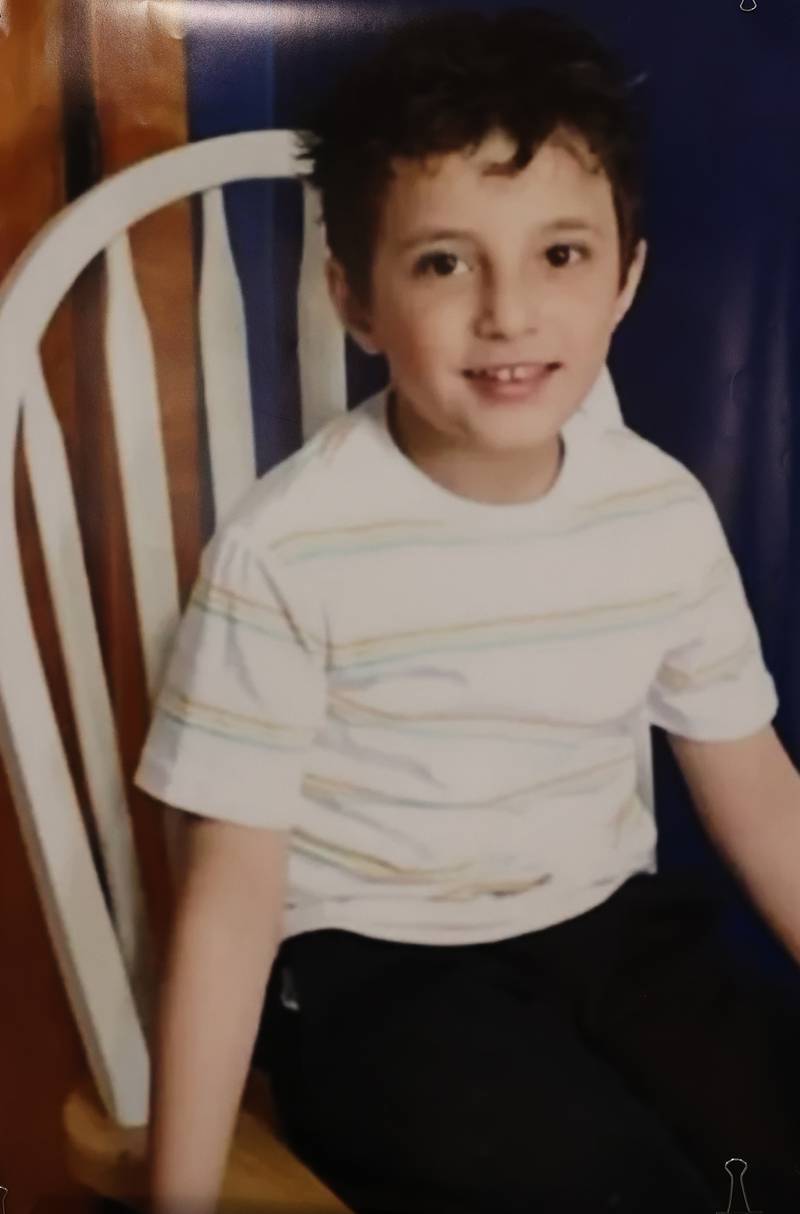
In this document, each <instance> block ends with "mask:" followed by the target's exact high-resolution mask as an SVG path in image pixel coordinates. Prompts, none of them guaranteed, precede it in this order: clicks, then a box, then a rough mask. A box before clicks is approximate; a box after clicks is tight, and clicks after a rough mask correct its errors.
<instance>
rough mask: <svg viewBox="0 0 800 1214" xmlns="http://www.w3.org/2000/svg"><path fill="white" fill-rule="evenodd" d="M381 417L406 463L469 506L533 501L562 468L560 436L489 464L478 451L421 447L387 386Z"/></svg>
mask: <svg viewBox="0 0 800 1214" xmlns="http://www.w3.org/2000/svg"><path fill="white" fill-rule="evenodd" d="M386 413H387V423H388V428H389V433H390V435H391V437H392V439H393V441H394V443H395V446H397V447H398V449H399V450H400V451H401V452H402V454H403V455H404V456H405V457H406V459H408V460H410V462H411V463H412V464H414V465H415V467H417V468H419V469H420V471H421V472H424V473H425V475H426V476H428V477H430V478H431V480H433V481H436V483H437V484H439V485H441V486H442V487H443V488H444V489H447V490H448V492H450V493H454V494H456V496H458V497H464V498H467V499H468V500H470V501H473V502H482V503H484V504H485V505H490V506H492V505H495V506H497V505H522V504H523V503H525V502H534V501H537V500H538V499H539V498H541V497H544V496H545V495H546V494H547V493H549V492H550V490H551V489H552V488H553V486H554V485H555V483H556V481H557V480H558V477H559V475H560V473H561V469H562V467H563V464H564V457H565V444H564V439H563V438H562V436H561V434H560V433H559V434H556V435H554V436H553V437H552V438H551V439H550V440H548V441H547V442H546V443H544V444H543V445H542V447H541V448H536V449H535V450H533V451H527V452H524V453H522V452H520V453H519V454H518V455H517V456H516V459H515V458H514V456H512V457H511V458H509V459H508V460H506V461H505V462H502V461H501V460H498V461H497V463H492V461H491V459H490V458H488V457H487V456H486V455H481V454H480V453H478V452H476V453H472V452H469V451H454V450H452V449H450V450H448V449H447V448H446V447H444V446H442V447H441V448H439V449H438V450H435V449H428V450H424V449H421V448H420V445H419V443H418V442H416V441H415V434H414V432H413V427H409V426H408V424H407V419H406V418H405V416H404V415H403V413H402V410H399V409H398V407H397V396H396V394H395V391H394V389H393V388H390V389H389V390H388V396H387V406H386Z"/></svg>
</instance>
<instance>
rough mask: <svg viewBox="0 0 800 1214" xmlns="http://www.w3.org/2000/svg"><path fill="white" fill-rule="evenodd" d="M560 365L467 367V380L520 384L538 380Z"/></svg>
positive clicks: (518, 364) (515, 364) (521, 364)
mask: <svg viewBox="0 0 800 1214" xmlns="http://www.w3.org/2000/svg"><path fill="white" fill-rule="evenodd" d="M560 366H561V363H507V364H505V365H503V366H497V367H468V368H467V370H466V371H465V372H464V375H465V376H466V377H467V379H488V380H496V381H497V382H498V383H501V384H511V383H522V382H524V381H526V380H533V379H538V378H539V376H541V375H542V374H544V372H546V371H555V369H556V368H557V367H560Z"/></svg>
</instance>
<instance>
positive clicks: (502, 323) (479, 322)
mask: <svg viewBox="0 0 800 1214" xmlns="http://www.w3.org/2000/svg"><path fill="white" fill-rule="evenodd" d="M533 294H534V293H533V292H532V290H531V284H530V282H527V283H525V282H523V281H522V279H521V278H520V277H519V276H518V275H514V274H510V273H506V274H504V275H503V276H499V275H495V276H493V278H492V280H491V281H490V282H486V283H485V285H484V289H483V291H482V293H481V298H480V300H479V303H478V310H477V316H476V319H475V333H476V335H477V336H478V337H482V338H495V339H496V338H513V337H518V336H519V335H520V334H522V333H527V332H530V331H532V330H535V329H536V327H537V323H538V322H537V319H536V317H537V312H538V306H537V303H536V300H535V299H534V298H533Z"/></svg>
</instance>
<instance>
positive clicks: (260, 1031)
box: [138, 10, 800, 1214]
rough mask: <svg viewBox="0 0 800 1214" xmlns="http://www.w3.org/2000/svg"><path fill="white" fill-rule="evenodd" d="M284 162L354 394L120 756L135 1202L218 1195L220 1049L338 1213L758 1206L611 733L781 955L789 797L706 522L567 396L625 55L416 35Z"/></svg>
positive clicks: (764, 1140) (706, 1013) (204, 587)
mask: <svg viewBox="0 0 800 1214" xmlns="http://www.w3.org/2000/svg"><path fill="white" fill-rule="evenodd" d="M306 150H307V152H308V154H309V156H310V157H311V159H312V162H313V172H312V180H313V181H314V183H315V184H316V185H317V186H318V187H319V189H320V191H321V195H322V203H323V214H324V218H325V221H326V227H327V236H328V241H329V246H330V251H331V259H330V262H329V285H330V289H331V293H332V297H333V299H334V301H335V303H336V306H337V308H338V310H339V313H340V315H341V317H342V320H343V322H344V324H345V325H346V326H347V328H348V329H349V331H350V333H351V334H352V336H353V337H354V339H355V340H356V341H358V342H359V343H360V344H361V346H362V347H363V348H364V349H365V350H369V351H374V352H382V353H383V354H385V356H386V357H387V360H388V365H389V370H390V386H389V388H388V390H387V391H384V392H381V393H378V394H377V395H376V396H374V397H372V398H371V399H370V400H368V401H366V402H365V403H364V404H362V405H360V406H359V407H358V408H356V409H354V410H352V411H351V412H350V413H349V414H348V415H347V416H346V417H344V418H337V419H335V420H334V421H332V422H331V423H330V424H328V425H326V426H325V427H323V428H322V430H321V431H320V432H318V433H317V434H316V435H315V436H314V437H313V438H312V439H311V440H310V441H309V442H307V443H306V444H305V445H304V447H303V449H302V450H301V451H299V452H297V453H296V454H295V455H293V456H292V457H291V458H289V459H287V460H285V461H283V462H282V463H281V464H280V465H279V466H277V467H275V468H273V469H272V470H271V471H270V472H269V473H268V474H267V475H266V476H265V477H263V478H262V479H261V481H260V482H259V484H258V485H257V486H256V487H255V488H254V490H253V491H252V492H251V493H250V494H248V495H247V497H246V499H245V501H244V502H243V503H242V504H241V506H240V507H239V508H238V509H237V510H236V511H235V512H234V516H233V517H232V518H231V519H229V520H228V521H227V522H226V524H225V526H224V527H223V528H222V530H221V531H220V533H219V534H218V536H217V537H216V538H215V540H214V541H213V543H212V544H211V545H210V546H209V548H208V549H207V551H206V553H205V554H204V558H203V565H202V570H201V576H200V578H199V580H198V583H197V586H196V587H195V591H194V594H193V599H192V603H191V605H190V607H189V610H188V611H187V614H186V617H185V619H184V621H183V623H182V626H181V629H180V631H179V635H178V638H177V642H176V646H175V650H174V653H173V657H172V660H171V663H170V666H169V670H168V672H167V675H166V678H165V680H164V685H163V688H162V691H161V694H160V698H159V701H158V705H157V710H156V714H155V719H154V722H153V726H152V730H151V733H150V736H149V738H148V742H147V745H146V748H145V752H144V755H143V758H142V763H141V766H140V769H139V773H138V782H139V783H140V784H141V785H142V787H144V788H146V789H147V790H148V791H149V792H151V793H152V794H153V795H155V796H157V797H160V798H161V799H162V800H163V801H165V802H167V803H169V804H171V805H174V806H177V807H179V808H181V809H183V810H186V811H188V812H189V813H190V814H192V815H193V816H192V817H191V818H190V819H189V820H190V821H191V823H192V826H191V829H190V830H189V832H188V845H189V852H188V864H187V869H186V878H185V881H184V884H183V888H182V891H181V897H180V899H179V904H178V911H177V917H176V923H175V928H174V934H173V941H172V946H171V950H170V957H169V964H168V967H167V973H166V976H165V982H164V991H163V999H162V1008H161V1015H160V1019H159V1031H158V1040H157V1043H156V1057H155V1064H156V1065H155V1085H154V1093H155V1095H154V1104H153V1108H154V1115H153V1125H152V1145H153V1153H152V1169H153V1170H152V1176H153V1194H154V1201H155V1205H156V1209H157V1211H158V1214H165V1212H166V1211H169V1212H170V1214H173V1212H178V1211H179V1212H180V1214H188V1212H189V1211H191V1214H200V1212H207V1211H210V1210H212V1209H213V1208H214V1199H215V1195H216V1192H217V1189H218V1185H219V1181H220V1178H221V1173H222V1168H223V1163H224V1158H225V1153H226V1151H227V1148H228V1144H229V1139H230V1133H231V1129H232V1126H233V1121H234V1117H235V1114H236V1111H237V1108H238V1104H239V1101H240V1098H241V1093H242V1087H243V1083H244V1078H245V1075H246V1071H247V1068H248V1066H249V1065H250V1063H251V1060H252V1058H253V1056H255V1059H256V1061H257V1062H266V1063H267V1064H268V1065H269V1069H270V1074H271V1078H272V1082H273V1087H274V1091H275V1095H276V1100H277V1104H278V1109H279V1112H280V1115H281V1119H282V1123H283V1125H284V1128H285V1132H286V1134H287V1136H288V1139H289V1141H290V1143H291V1144H292V1145H293V1147H294V1149H295V1150H296V1151H297V1152H298V1153H299V1154H300V1155H301V1156H302V1157H303V1158H304V1159H305V1160H306V1161H307V1162H308V1164H309V1166H311V1167H312V1168H313V1169H314V1170H315V1171H317V1172H318V1174H319V1175H320V1176H321V1177H322V1178H323V1179H324V1180H325V1181H326V1182H327V1183H328V1184H329V1185H330V1186H331V1188H332V1189H334V1191H335V1192H337V1193H338V1194H339V1195H340V1196H341V1197H342V1199H343V1200H344V1201H345V1202H346V1203H347V1204H348V1206H349V1207H350V1208H351V1209H352V1210H354V1211H356V1212H357V1214H367V1212H370V1214H372V1212H377V1211H382V1212H391V1214H417V1212H419V1214H422V1212H423V1211H424V1212H425V1214H517V1212H519V1214H522V1212H523V1211H524V1212H525V1214H532V1212H533V1211H539V1210H543V1211H544V1210H546V1211H555V1210H558V1211H560V1212H564V1211H566V1212H569V1214H571V1212H573V1211H574V1212H575V1214H578V1212H580V1214H588V1212H589V1211H592V1212H594V1211H600V1210H603V1211H611V1210H613V1211H616V1212H617V1214H655V1212H656V1211H658V1212H664V1214H666V1212H667V1211H670V1212H674V1211H680V1212H681V1214H694V1212H696V1214H712V1211H714V1210H716V1209H718V1208H719V1206H720V1205H721V1204H722V1202H723V1201H724V1199H725V1196H726V1194H727V1180H728V1178H727V1176H726V1175H725V1172H724V1163H725V1161H726V1159H728V1158H730V1157H731V1156H735V1155H739V1156H742V1157H743V1158H744V1159H746V1160H747V1161H748V1163H749V1165H750V1169H751V1174H750V1176H749V1177H748V1184H749V1186H750V1188H749V1192H750V1195H751V1197H752V1199H753V1200H754V1201H755V1202H756V1204H757V1205H759V1203H760V1205H759V1208H762V1209H763V1210H764V1211H765V1214H778V1212H779V1211H787V1212H788V1211H789V1210H790V1209H792V1208H793V1207H794V1206H795V1205H796V1198H797V1197H798V1196H800V1173H798V1162H799V1161H800V1145H799V1144H798V1143H797V1141H796V1137H797V1122H796V1119H795V1120H793V1116H794V1115H796V1107H795V1109H793V1108H792V1102H791V1093H790V1091H789V1090H788V1085H787V1086H786V1089H785V1090H781V1088H780V1082H779V1081H780V1077H781V1066H782V1060H781V1058H780V1056H779V1054H778V1051H777V1049H776V1048H775V1047H774V1045H773V1038H772V1035H771V1034H770V1033H767V1032H765V1031H764V1026H765V1024H766V1023H767V1021H766V1013H765V1012H764V1011H763V1010H762V1009H760V1008H759V1007H758V1006H757V1005H756V1004H755V1003H754V1001H753V999H752V997H748V995H747V992H746V991H744V990H741V989H739V988H738V986H737V985H736V983H735V980H734V977H733V975H731V974H728V973H726V972H723V971H722V969H721V967H720V963H719V962H718V960H717V958H716V957H715V955H714V952H713V948H712V944H711V940H712V937H711V931H712V928H713V925H714V912H715V908H714V904H713V901H712V900H711V898H710V897H709V896H708V894H707V893H705V891H704V890H703V889H701V888H699V887H695V885H694V884H693V883H692V881H691V880H690V878H689V877H688V876H683V877H678V876H672V877H665V876H664V875H662V874H659V873H657V872H656V864H655V843H656V829H655V824H654V822H653V818H652V814H651V813H650V812H649V811H648V808H647V806H646V805H645V804H644V803H643V801H642V799H641V798H640V796H639V795H638V792H637V780H636V759H635V748H634V743H633V730H634V729H635V725H636V722H637V721H638V720H639V719H640V714H641V712H642V711H646V712H647V714H648V716H649V718H650V719H651V720H652V721H653V722H655V723H656V724H658V725H660V726H662V727H663V728H664V729H666V730H668V731H670V734H671V735H672V736H673V745H674V746H675V749H676V754H677V756H678V759H679V761H680V762H681V766H682V768H683V770H684V773H685V774H686V777H687V780H688V781H689V784H690V787H691V789H692V792H693V794H694V796H695V800H696V801H697V804H698V809H699V810H700V811H701V812H702V814H703V816H704V821H705V823H706V825H707V826H708V829H709V831H710V832H711V833H712V835H713V837H714V839H715V841H716V842H717V843H718V845H719V846H720V847H721V849H722V850H723V851H724V853H725V855H726V857H727V858H728V860H729V861H730V862H731V864H732V865H734V866H735V867H736V868H737V871H738V872H739V874H740V875H741V877H742V879H743V881H744V882H745V883H746V884H747V886H748V888H749V889H750V891H751V892H752V893H753V895H754V897H755V898H756V899H757V900H758V903H759V906H760V908H761V909H762V910H763V911H764V913H765V914H766V915H767V917H768V918H769V919H770V921H771V922H772V924H773V926H774V927H775V929H776V930H777V931H778V932H780V933H781V935H782V936H783V938H784V939H785V941H786V943H787V944H788V945H789V946H790V947H791V948H792V950H793V952H794V955H796V956H797V957H798V958H800V901H798V897H797V894H796V892H795V886H796V874H797V859H796V857H797V856H798V855H799V854H800V850H799V845H800V830H799V829H798V823H799V822H800V813H798V809H800V780H798V777H797V774H796V772H795V771H794V769H793V767H792V766H791V764H790V762H789V761H788V759H787V757H786V755H785V753H784V752H783V750H782V748H781V747H780V744H779V743H778V741H777V739H776V737H775V734H774V732H773V731H772V729H771V727H770V721H771V720H772V718H773V716H774V714H775V711H776V707H777V700H776V695H775V689H774V685H773V682H772V679H771V677H770V675H769V673H768V671H767V670H766V668H765V666H764V662H763V658H762V654H761V648H760V643H759V638H758V635H757V632H756V628H755V625H754V622H753V619H752V616H751V614H750V611H749V607H748V604H747V602H746V599H745V596H744V593H743V589H742V585H741V581H740V579H739V576H738V572H737V570H736V566H735V564H734V561H733V559H732V556H731V554H730V551H729V549H728V546H727V543H726V540H725V536H724V533H723V531H722V528H721V526H720V524H719V521H718V519H717V516H716V514H715V512H714V509H713V506H712V504H711V502H710V500H709V498H708V496H707V494H706V493H705V491H704V490H703V488H702V486H701V485H700V484H699V482H698V481H697V480H696V479H695V478H694V477H693V476H692V475H691V474H690V473H689V472H688V470H687V469H685V468H684V467H683V466H682V465H681V464H680V463H678V462H677V461H676V460H675V459H673V458H671V457H669V456H668V455H666V454H665V453H664V452H662V451H660V450H659V449H658V448H656V447H655V446H653V444H651V443H648V442H646V441H645V440H643V439H642V438H640V437H639V436H638V435H636V434H634V433H633V432H632V431H630V430H629V429H627V428H626V427H624V426H616V427H610V428H608V427H606V428H604V427H603V426H602V425H601V424H599V423H598V422H596V421H594V420H593V418H592V417H591V415H590V413H589V412H587V411H584V410H583V408H582V406H583V404H584V403H585V401H586V398H587V396H588V394H589V393H590V391H591V389H592V386H593V385H594V383H595V382H596V380H597V377H598V375H599V374H600V372H601V371H602V368H603V365H604V363H605V361H606V356H607V353H608V348H609V344H610V340H611V337H612V335H613V332H614V329H615V328H616V326H617V325H618V324H619V322H620V321H621V319H622V317H623V316H624V315H625V313H626V311H627V310H628V308H629V307H630V305H631V303H632V301H633V298H634V295H635V292H636V289H637V286H638V284H639V281H640V279H641V275H642V271H643V267H644V261H645V253H646V245H645V242H644V240H643V239H642V237H641V232H640V229H639V221H640V199H639V193H638V189H639V187H638V178H637V168H636V156H635V132H634V130H633V129H632V116H631V113H630V110H629V106H628V101H627V98H626V90H625V86H624V84H623V82H622V77H621V75H620V68H619V65H618V64H617V63H616V61H615V60H614V59H613V58H612V57H611V56H610V55H609V54H608V52H606V51H605V50H604V49H603V48H601V47H599V46H598V45H597V43H596V42H595V40H594V39H593V38H592V37H591V36H590V35H589V34H588V33H586V32H585V31H583V30H581V29H579V28H576V27H575V26H573V25H572V24H571V23H569V22H568V21H566V20H565V19H563V18H560V17H556V16H554V15H552V14H547V13H544V12H541V11H536V10H528V11H509V12H504V13H501V14H500V15H499V16H497V17H496V18H494V19H489V18H487V17H483V16H480V15H479V14H477V13H467V14H461V15H458V14H449V15H444V16H440V17H438V18H436V19H434V20H430V21H428V22H427V23H424V24H422V25H410V26H408V27H406V28H404V29H402V30H400V31H399V32H397V33H395V34H394V35H393V36H392V37H391V38H390V39H389V40H388V41H387V43H386V44H385V46H384V47H383V49H382V50H381V51H380V52H378V53H377V54H375V55H374V56H373V57H372V58H371V59H370V60H368V61H367V62H366V63H365V64H363V65H361V66H360V67H357V68H355V69H353V70H352V71H351V73H350V74H349V75H348V77H347V78H346V79H345V80H344V81H343V82H342V83H341V85H340V86H339V88H338V90H337V92H336V93H335V95H334V96H333V97H332V98H331V99H330V100H329V101H328V102H327V103H326V106H325V108H324V110H323V113H322V116H321V117H320V119H319V121H317V122H316V124H315V126H314V132H313V135H311V136H309V138H308V139H307V143H306ZM268 979H269V990H268V992H267V998H266V1004H265V1008H264V1015H263V1017H262V1001H263V997H264V991H265V986H266V984H267V980H268ZM732 1095H733V1096H734V1097H736V1099H731V1096H732ZM751 1178H752V1179H751ZM769 1202H772V1203H773V1204H771V1205H770V1204H769Z"/></svg>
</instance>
